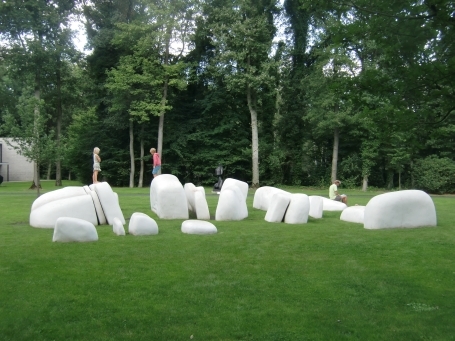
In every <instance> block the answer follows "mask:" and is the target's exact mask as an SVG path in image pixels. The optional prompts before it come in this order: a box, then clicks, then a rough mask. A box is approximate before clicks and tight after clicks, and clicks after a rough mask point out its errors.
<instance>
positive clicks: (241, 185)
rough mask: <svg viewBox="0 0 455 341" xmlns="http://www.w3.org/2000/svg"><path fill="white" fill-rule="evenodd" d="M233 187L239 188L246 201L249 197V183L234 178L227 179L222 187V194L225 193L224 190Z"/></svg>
mask: <svg viewBox="0 0 455 341" xmlns="http://www.w3.org/2000/svg"><path fill="white" fill-rule="evenodd" d="M231 186H237V187H238V188H239V190H240V192H241V193H242V196H243V198H244V199H245V200H246V198H247V196H248V183H246V182H244V181H240V180H237V179H233V178H226V179H225V180H224V181H223V186H221V192H223V188H229V187H231Z"/></svg>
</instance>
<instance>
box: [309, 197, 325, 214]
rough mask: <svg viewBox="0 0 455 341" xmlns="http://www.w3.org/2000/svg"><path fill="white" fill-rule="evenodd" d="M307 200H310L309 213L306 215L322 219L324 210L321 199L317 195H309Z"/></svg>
mask: <svg viewBox="0 0 455 341" xmlns="http://www.w3.org/2000/svg"><path fill="white" fill-rule="evenodd" d="M308 198H309V199H310V212H309V213H308V215H309V216H310V217H312V218H316V219H319V218H322V213H323V209H324V201H323V197H321V196H318V195H310V196H309V197H308Z"/></svg>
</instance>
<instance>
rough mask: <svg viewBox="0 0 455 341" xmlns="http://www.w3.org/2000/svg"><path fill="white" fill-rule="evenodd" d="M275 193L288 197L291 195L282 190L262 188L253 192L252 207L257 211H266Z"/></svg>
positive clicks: (268, 187) (269, 187)
mask: <svg viewBox="0 0 455 341" xmlns="http://www.w3.org/2000/svg"><path fill="white" fill-rule="evenodd" d="M275 193H281V194H284V195H288V196H289V197H290V196H291V193H289V192H287V191H284V190H282V189H279V188H276V187H272V186H262V187H259V188H258V189H257V190H256V192H254V198H253V207H254V208H257V209H258V210H263V211H267V210H268V209H269V205H270V200H271V198H272V196H273V195H274V194H275Z"/></svg>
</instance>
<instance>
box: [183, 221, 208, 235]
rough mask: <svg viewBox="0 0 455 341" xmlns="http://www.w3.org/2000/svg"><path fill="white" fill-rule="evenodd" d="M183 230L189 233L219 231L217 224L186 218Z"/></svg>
mask: <svg viewBox="0 0 455 341" xmlns="http://www.w3.org/2000/svg"><path fill="white" fill-rule="evenodd" d="M181 231H182V232H183V233H187V234H214V233H217V229H216V227H215V225H213V224H212V223H210V222H208V221H204V220H185V221H184V222H182V227H181Z"/></svg>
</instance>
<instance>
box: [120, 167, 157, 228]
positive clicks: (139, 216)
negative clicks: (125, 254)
mask: <svg viewBox="0 0 455 341" xmlns="http://www.w3.org/2000/svg"><path fill="white" fill-rule="evenodd" d="M160 176H162V175H160ZM128 233H129V234H132V235H133V236H146V235H155V234H158V224H157V223H156V221H155V219H153V218H151V217H149V216H148V215H147V214H144V213H141V212H135V213H133V214H132V215H131V219H130V223H129V225H128Z"/></svg>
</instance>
